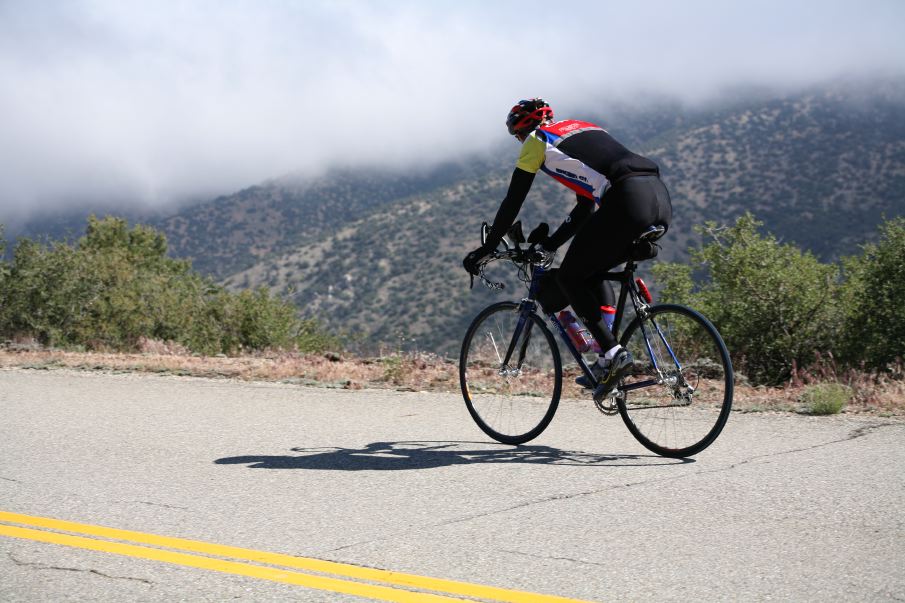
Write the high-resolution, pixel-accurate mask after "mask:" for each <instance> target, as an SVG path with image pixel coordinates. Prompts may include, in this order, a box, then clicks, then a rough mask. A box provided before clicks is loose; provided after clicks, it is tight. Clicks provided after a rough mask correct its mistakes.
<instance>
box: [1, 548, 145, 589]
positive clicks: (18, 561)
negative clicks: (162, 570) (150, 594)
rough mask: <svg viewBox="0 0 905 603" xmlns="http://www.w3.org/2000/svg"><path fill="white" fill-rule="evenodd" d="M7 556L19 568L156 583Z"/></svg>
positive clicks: (9, 554)
mask: <svg viewBox="0 0 905 603" xmlns="http://www.w3.org/2000/svg"><path fill="white" fill-rule="evenodd" d="M7 556H8V557H9V558H10V560H11V561H12V562H13V563H15V564H16V565H18V566H19V567H31V568H34V569H36V570H59V571H64V572H84V573H86V574H94V575H95V576H100V577H102V578H109V579H110V580H133V581H135V582H144V583H145V584H150V585H153V584H154V583H153V582H151V581H150V580H146V579H145V578H132V577H130V576H111V575H110V574H105V573H104V572H101V571H98V570H96V569H84V568H79V567H62V566H58V565H47V564H45V563H35V562H30V561H22V560H21V559H16V557H15V556H14V555H13V554H12V553H7Z"/></svg>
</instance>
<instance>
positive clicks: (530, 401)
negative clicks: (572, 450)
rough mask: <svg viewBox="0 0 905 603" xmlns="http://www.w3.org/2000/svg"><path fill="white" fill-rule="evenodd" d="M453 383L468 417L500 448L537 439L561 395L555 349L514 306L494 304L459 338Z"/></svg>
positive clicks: (543, 330) (538, 325)
mask: <svg viewBox="0 0 905 603" xmlns="http://www.w3.org/2000/svg"><path fill="white" fill-rule="evenodd" d="M507 355H508V356H509V360H508V362H507V361H506V358H507ZM459 383H460V385H461V387H462V396H463V397H464V398H465V405H466V406H467V407H468V412H469V413H470V414H471V417H472V418H473V419H474V421H475V423H477V424H478V427H480V428H481V430H482V431H483V432H484V433H486V434H487V435H489V436H490V437H491V438H493V439H494V440H496V441H498V442H502V443H504V444H522V443H524V442H527V441H529V440H533V439H534V438H536V437H537V436H539V435H540V434H541V432H543V431H544V429H546V428H547V425H549V424H550V421H551V420H552V419H553V415H554V413H556V407H557V405H558V404H559V396H560V393H561V391H562V360H561V359H560V356H559V348H557V346H556V342H555V341H554V340H553V335H552V334H551V333H550V330H549V329H548V328H547V327H546V325H544V323H543V321H542V320H541V318H540V317H539V316H537V315H536V314H534V313H533V312H529V313H525V314H523V313H522V312H520V311H519V304H517V303H514V302H501V303H498V304H494V305H492V306H489V307H487V308H486V309H484V310H483V311H482V312H481V313H480V314H478V316H477V318H475V319H474V321H473V322H472V323H471V326H469V327H468V331H467V332H466V333H465V339H464V340H463V342H462V352H461V354H460V355H459Z"/></svg>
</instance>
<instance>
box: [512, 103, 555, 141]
mask: <svg viewBox="0 0 905 603" xmlns="http://www.w3.org/2000/svg"><path fill="white" fill-rule="evenodd" d="M548 121H553V109H551V108H550V105H548V104H547V102H546V101H545V100H544V99H542V98H532V99H529V100H520V101H519V102H518V104H517V105H516V106H514V107H512V109H511V110H510V111H509V116H508V117H507V118H506V127H507V128H509V133H510V134H512V135H513V136H515V137H516V138H518V139H519V140H522V139H524V138H525V137H526V136H528V134H530V133H531V132H533V131H534V129H535V128H537V127H538V126H539V125H541V124H542V123H545V122H548Z"/></svg>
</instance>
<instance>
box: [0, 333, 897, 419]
mask: <svg viewBox="0 0 905 603" xmlns="http://www.w3.org/2000/svg"><path fill="white" fill-rule="evenodd" d="M145 347H146V348H147V349H146V351H144V352H142V353H134V354H124V353H96V352H70V351H61V350H48V349H41V348H38V347H37V346H7V347H5V348H0V367H2V368H25V369H39V370H52V369H54V368H69V369H79V370H86V371H111V372H144V373H158V374H171V375H184V376H196V377H208V378H224V379H238V380H243V381H279V382H288V383H300V384H304V385H313V386H320V387H329V388H344V389H362V388H369V389H371V388H377V389H396V390H402V391H435V392H436V391H439V392H457V391H459V373H458V366H457V363H456V362H455V361H453V360H450V359H446V358H441V357H438V356H435V355H432V354H425V353H414V354H392V355H388V356H382V357H378V358H360V357H355V356H346V355H340V354H336V353H328V354H317V355H315V354H298V353H285V352H280V353H270V354H256V355H250V356H239V357H224V356H218V357H209V356H197V355H189V354H186V353H185V352H184V351H183V350H179V349H175V350H174V349H171V348H169V347H168V346H166V345H164V344H160V343H154V342H149V343H148V344H147V345H146V346H145ZM844 384H845V385H847V386H849V387H850V388H851V392H852V395H851V397H850V399H849V401H848V403H847V404H846V405H845V407H844V408H843V410H842V412H844V413H870V414H880V415H886V416H905V382H903V381H902V380H892V379H877V378H876V377H870V376H866V375H862V376H860V377H855V378H852V377H851V376H849V377H848V379H847V382H844ZM807 387H808V385H807V384H804V383H797V384H792V383H789V384H787V385H785V386H784V387H763V386H758V387H752V386H750V385H746V384H745V383H744V382H742V383H737V384H736V388H735V398H734V402H733V408H734V410H737V411H741V412H764V411H780V412H805V411H806V408H805V406H804V405H803V402H802V394H803V392H804V391H805V389H806V388H807ZM563 397H565V398H577V399H581V398H585V397H587V392H586V391H584V390H582V389H581V388H580V387H578V386H577V385H575V384H574V383H572V376H571V375H567V376H566V378H565V379H564V392H563Z"/></svg>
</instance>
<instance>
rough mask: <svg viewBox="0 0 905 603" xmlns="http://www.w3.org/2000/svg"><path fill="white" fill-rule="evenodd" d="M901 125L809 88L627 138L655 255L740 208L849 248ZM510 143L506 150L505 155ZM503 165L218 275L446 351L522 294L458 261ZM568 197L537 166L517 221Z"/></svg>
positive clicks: (884, 202) (773, 225)
mask: <svg viewBox="0 0 905 603" xmlns="http://www.w3.org/2000/svg"><path fill="white" fill-rule="evenodd" d="M902 124H905V104H903V103H901V102H899V101H898V100H890V99H888V98H884V97H880V98H875V99H873V100H870V101H857V102H856V101H855V100H853V99H852V98H851V97H848V96H845V95H842V94H840V93H838V92H834V91H818V92H813V93H810V94H806V95H800V96H796V97H792V98H780V99H773V100H769V101H766V102H762V101H757V102H753V103H748V104H744V103H737V104H736V105H735V106H733V107H731V108H728V109H724V110H722V111H720V112H716V113H713V114H710V115H709V116H708V115H694V116H690V117H689V118H688V119H685V120H682V122H681V123H680V125H677V126H675V127H673V128H672V129H670V130H669V131H666V132H661V133H659V135H658V136H657V137H656V138H654V139H652V140H650V141H648V142H647V143H646V144H639V145H638V146H636V149H637V150H639V151H640V152H643V153H646V154H649V155H650V156H652V157H653V158H655V159H656V160H657V161H658V162H659V163H660V165H661V166H662V171H663V177H664V179H665V181H666V182H667V184H668V185H669V187H670V190H671V192H672V196H673V204H674V209H675V212H674V213H675V221H674V224H673V227H672V228H671V229H670V232H669V235H668V236H667V238H666V240H665V241H664V251H663V253H662V254H661V259H667V260H669V259H681V258H682V257H684V255H685V251H686V249H687V248H688V246H689V245H692V244H694V243H695V242H696V241H697V236H696V235H695V234H694V231H693V226H694V225H695V224H700V223H702V222H703V221H705V220H715V221H717V222H720V223H729V222H731V221H733V220H734V218H735V217H737V216H738V215H740V214H741V213H743V212H745V211H751V212H753V213H755V215H757V216H758V217H759V218H760V219H762V220H764V221H765V222H766V228H767V229H768V230H770V231H771V232H773V233H774V234H776V235H777V236H779V237H781V238H783V239H784V240H787V241H791V242H794V243H796V244H799V245H801V246H803V247H806V248H808V249H811V250H812V251H814V252H815V253H817V254H818V255H821V256H823V257H824V258H828V259H829V258H833V257H837V256H839V255H841V254H845V253H853V252H856V251H857V245H858V244H860V243H862V242H863V241H865V240H866V239H868V238H869V237H871V236H872V235H873V232H874V231H875V228H876V225H877V224H878V223H879V222H880V221H881V219H882V216H884V215H885V216H887V217H892V216H895V215H902V214H903V213H905V201H903V200H905V142H903V141H905V131H903V125H902ZM612 129H613V131H614V133H616V134H617V136H618V135H619V132H618V129H617V128H616V127H614V128H612ZM516 154H517V148H513V149H512V157H511V158H510V161H513V162H514V160H515V156H516ZM509 170H510V168H509V167H500V168H498V169H492V170H488V171H486V172H485V173H484V174H483V175H481V176H479V177H472V178H470V179H466V180H460V181H458V182H456V183H454V184H451V185H448V186H439V187H435V188H433V189H432V190H430V191H425V192H420V193H415V194H412V195H410V196H408V197H404V198H401V199H398V200H396V201H393V202H388V203H386V204H384V205H381V206H380V207H379V208H378V209H374V210H373V211H371V212H370V213H368V214H367V215H363V216H362V217H361V218H360V219H358V220H356V221H352V222H349V223H347V224H345V226H344V227H343V228H341V229H340V230H338V231H337V232H336V235H335V236H334V233H332V232H331V233H325V235H324V236H321V237H320V238H318V239H316V240H315V239H312V240H310V241H308V242H307V243H305V244H303V245H300V246H298V247H297V248H295V249H293V250H291V251H288V252H287V253H285V254H281V255H276V256H274V257H271V258H270V259H268V260H266V261H264V262H261V263H259V264H257V265H255V266H253V267H251V268H249V269H248V270H245V271H242V272H239V273H237V274H235V275H233V276H231V277H230V278H229V279H228V280H227V282H228V283H229V284H230V285H231V286H234V287H246V286H255V285H258V284H266V285H269V286H271V287H274V288H276V289H277V290H280V291H283V292H285V293H286V294H287V295H291V296H292V298H293V299H294V300H295V302H296V303H297V304H298V305H299V307H300V308H301V309H302V311H303V312H305V313H306V314H310V315H316V316H319V317H320V318H321V319H322V320H324V321H325V322H327V323H328V324H331V325H334V326H336V327H337V328H342V329H349V330H352V331H356V332H360V333H363V334H365V336H366V341H367V342H369V343H372V344H377V342H384V343H386V344H388V345H392V346H399V347H409V346H413V347H418V348H422V349H430V350H435V351H439V352H443V353H454V351H455V349H456V347H457V345H458V341H459V339H460V337H461V335H462V333H463V332H464V330H465V327H466V325H467V322H468V321H469V320H470V318H471V317H472V316H473V315H474V314H475V313H476V311H477V310H478V309H479V308H480V307H482V306H483V305H486V304H487V303H489V302H490V301H492V300H498V299H505V298H517V297H518V296H520V295H522V291H521V290H520V289H517V288H516V289H515V290H513V289H512V288H510V289H509V290H507V291H505V292H504V293H502V294H501V293H499V292H491V291H487V290H484V289H483V288H480V287H476V288H475V290H474V291H472V292H469V291H468V289H467V282H468V279H467V276H466V275H465V273H464V272H463V271H462V269H461V265H460V262H461V258H462V257H463V255H464V254H465V253H466V252H467V251H468V250H469V249H471V248H473V247H474V246H475V245H476V244H477V240H476V239H477V233H478V227H479V225H480V222H481V221H482V220H490V219H492V217H493V215H494V212H495V210H496V206H497V204H498V202H499V200H500V199H502V197H503V195H504V194H505V190H506V186H507V184H508V175H509ZM572 203H573V201H572V199H571V198H570V197H569V196H568V194H567V193H566V192H565V189H563V188H562V187H558V186H556V185H553V184H552V183H551V182H550V180H549V179H547V178H544V177H543V176H539V178H538V180H537V181H536V183H535V187H534V190H532V193H531V195H530V196H529V199H528V201H527V202H526V206H525V208H524V209H523V216H522V218H523V220H524V221H525V223H526V225H528V226H533V225H534V224H535V223H536V222H537V221H539V220H540V219H544V220H546V221H549V222H551V224H554V223H555V222H556V221H557V220H560V219H561V218H562V217H564V216H565V214H566V213H567V212H568V210H569V209H570V208H571V205H572ZM498 273H499V274H498V276H502V274H504V273H502V272H499V271H498ZM513 283H514V281H513V280H512V279H510V284H513Z"/></svg>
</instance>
